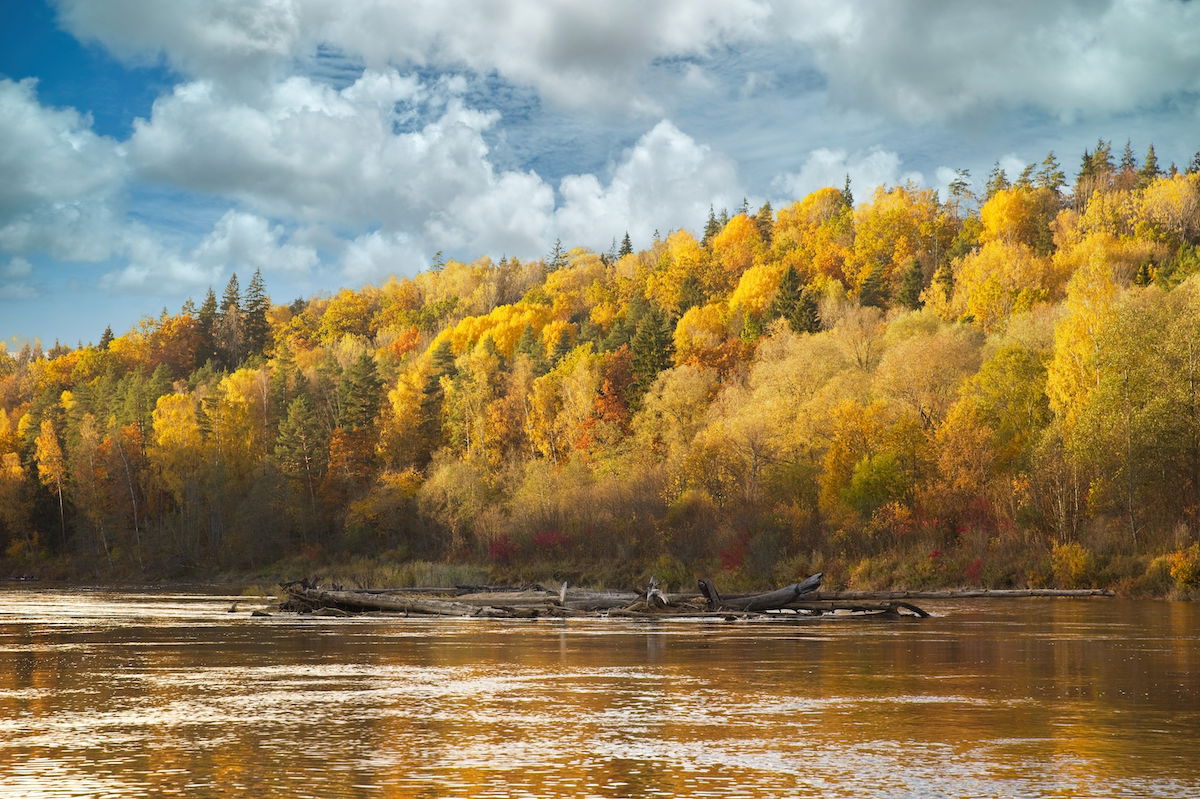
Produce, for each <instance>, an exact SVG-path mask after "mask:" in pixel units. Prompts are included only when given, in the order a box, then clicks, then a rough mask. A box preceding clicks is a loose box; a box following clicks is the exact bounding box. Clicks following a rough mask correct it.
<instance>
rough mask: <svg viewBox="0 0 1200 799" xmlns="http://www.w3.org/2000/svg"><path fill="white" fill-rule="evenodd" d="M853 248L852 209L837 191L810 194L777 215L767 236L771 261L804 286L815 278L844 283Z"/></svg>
mask: <svg viewBox="0 0 1200 799" xmlns="http://www.w3.org/2000/svg"><path fill="white" fill-rule="evenodd" d="M853 247H854V209H852V208H851V207H850V206H848V205H847V204H846V202H845V199H844V197H843V196H842V193H841V192H840V191H838V190H837V189H832V188H827V189H821V190H820V191H817V192H814V193H812V194H810V195H808V196H807V197H805V198H804V199H803V200H802V201H800V202H796V203H793V204H792V205H790V206H788V207H787V208H784V209H782V210H780V211H779V214H778V215H777V217H776V220H775V226H774V229H773V233H772V236H771V250H772V260H773V261H774V262H776V263H777V264H778V265H779V266H780V268H781V270H784V269H787V267H789V266H790V267H792V268H793V269H795V270H796V273H797V274H798V275H800V276H801V277H802V278H803V279H804V281H805V282H807V281H810V280H812V279H813V278H814V277H816V276H817V275H822V276H824V277H826V278H833V279H835V280H839V281H842V282H846V273H845V265H846V261H847V260H848V259H849V258H850V255H851V253H852V252H853Z"/></svg>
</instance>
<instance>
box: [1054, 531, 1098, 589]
mask: <svg viewBox="0 0 1200 799" xmlns="http://www.w3.org/2000/svg"><path fill="white" fill-rule="evenodd" d="M1050 568H1051V569H1052V570H1053V571H1054V579H1055V580H1056V581H1057V582H1058V584H1059V585H1060V586H1061V587H1063V588H1081V587H1083V586H1084V584H1085V583H1087V582H1089V581H1090V580H1091V577H1092V569H1093V558H1092V553H1091V552H1088V550H1087V549H1086V548H1084V546H1083V545H1082V544H1077V543H1075V542H1072V543H1070V544H1056V545H1055V546H1054V549H1053V550H1052V551H1051V552H1050Z"/></svg>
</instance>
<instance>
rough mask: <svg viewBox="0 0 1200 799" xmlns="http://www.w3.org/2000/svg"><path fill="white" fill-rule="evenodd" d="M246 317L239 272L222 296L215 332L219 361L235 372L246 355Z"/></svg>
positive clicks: (231, 278) (231, 279) (235, 273)
mask: <svg viewBox="0 0 1200 799" xmlns="http://www.w3.org/2000/svg"><path fill="white" fill-rule="evenodd" d="M244 322H245V317H244V315H243V311H242V294H241V286H240V285H239V284H238V276H237V272H234V273H233V274H232V275H230V276H229V282H228V283H226V284H225V293H224V294H222V295H221V308H220V314H219V315H218V317H217V324H216V329H215V331H214V333H215V337H216V343H217V361H218V363H220V365H221V367H222V368H223V369H226V370H227V371H233V370H234V369H236V368H237V367H238V366H240V365H241V363H242V359H243V358H244V357H245V354H246V349H245V347H246V332H245V323H244Z"/></svg>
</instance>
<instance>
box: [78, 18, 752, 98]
mask: <svg viewBox="0 0 1200 799" xmlns="http://www.w3.org/2000/svg"><path fill="white" fill-rule="evenodd" d="M58 6H59V16H60V21H61V23H62V24H63V25H64V26H65V27H66V28H67V29H68V30H69V31H71V32H72V33H73V34H74V35H75V36H77V37H80V38H82V39H85V40H95V41H99V42H101V43H102V44H104V46H105V47H107V48H108V49H109V50H111V51H112V52H114V53H116V54H117V55H119V56H121V57H124V58H126V59H128V60H133V61H138V60H141V61H144V60H146V59H154V58H157V57H159V56H160V55H161V56H164V57H165V58H166V60H167V61H168V62H169V63H170V64H171V65H172V66H174V67H175V68H176V69H178V70H180V71H181V72H183V73H184V74H186V75H188V76H190V77H194V78H201V79H211V80H215V81H218V82H222V83H224V84H226V85H227V86H230V87H234V88H236V89H237V90H238V91H243V92H244V91H253V90H254V89H256V88H258V87H261V86H263V85H265V84H269V83H270V82H272V81H273V80H275V79H277V78H278V77H279V75H280V74H282V72H283V71H284V70H286V69H288V68H290V67H291V66H292V64H293V62H294V61H296V60H298V59H303V58H305V57H307V56H309V55H311V54H312V53H314V52H315V51H316V49H317V47H318V46H319V45H320V46H325V47H333V48H336V49H338V50H340V51H342V52H343V53H345V54H347V55H350V56H354V57H357V58H361V59H362V60H363V62H364V63H365V64H366V65H367V66H368V67H369V68H373V69H375V70H383V69H386V68H387V67H389V66H390V65H392V64H419V65H428V66H433V67H438V68H449V69H459V68H462V67H466V68H467V69H470V70H473V71H476V72H480V73H488V72H492V71H495V72H498V73H499V74H501V75H503V76H504V77H506V78H507V79H509V80H511V81H513V82H517V83H522V84H525V85H529V86H533V87H534V88H535V89H537V90H538V92H539V93H540V94H541V95H542V96H543V97H545V98H547V99H549V100H551V101H553V102H556V103H561V104H564V105H567V106H574V107H585V106H586V107H594V106H603V107H606V108H613V107H626V108H630V109H634V110H641V111H656V110H657V109H658V108H659V105H658V103H657V101H656V100H655V99H654V98H651V97H649V96H647V95H646V94H645V93H644V92H643V91H642V87H641V86H640V84H639V78H640V77H641V75H642V73H643V72H644V70H646V69H647V68H648V67H650V66H651V65H652V64H653V63H654V62H655V60H656V59H663V58H668V59H669V58H678V57H690V56H701V55H704V54H706V53H708V52H711V51H712V50H714V49H715V48H718V47H720V46H722V45H724V44H726V43H728V42H732V41H741V40H747V39H755V38H759V37H761V36H762V35H763V30H764V23H765V22H766V20H767V17H768V16H769V8H768V6H767V5H766V4H765V3H764V2H761V0H661V1H660V2H655V3H645V2H641V0H608V1H607V2H605V3H593V2H553V3H551V2H543V0H512V2H505V3H498V2H489V3H478V2H472V1H471V0H411V2H406V3H396V2H392V1H391V0H359V1H358V2H354V3H345V2H342V1H341V0H216V1H215V2H213V1H211V0H174V1H173V2H170V3H163V2H158V0H110V1H109V2H105V3H97V2H91V1H90V0H58Z"/></svg>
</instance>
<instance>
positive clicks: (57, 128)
mask: <svg viewBox="0 0 1200 799" xmlns="http://www.w3.org/2000/svg"><path fill="white" fill-rule="evenodd" d="M91 128H92V123H91V119H90V118H88V117H87V116H86V115H83V114H80V113H79V112H77V111H75V110H74V109H71V108H64V109H58V108H47V107H45V106H43V105H41V104H40V103H39V102H38V99H37V81H35V80H33V79H26V80H22V81H20V82H14V81H11V80H7V79H0V141H3V142H4V146H3V147H0V177H2V179H0V249H3V250H7V251H9V252H30V251H34V250H46V251H49V252H50V253H52V254H53V255H55V256H56V257H59V258H65V259H70V260H83V261H94V260H101V259H103V258H105V257H107V256H108V254H109V251H110V246H111V241H110V231H111V227H112V222H113V211H112V207H111V205H112V203H113V202H114V201H115V196H116V194H117V193H118V191H119V190H120V189H121V187H122V185H123V182H124V179H125V172H126V170H125V163H124V151H123V148H122V147H121V145H119V144H117V143H116V142H114V141H112V140H111V139H107V138H105V137H103V136H97V135H96V134H95V133H93V132H92V129H91Z"/></svg>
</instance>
